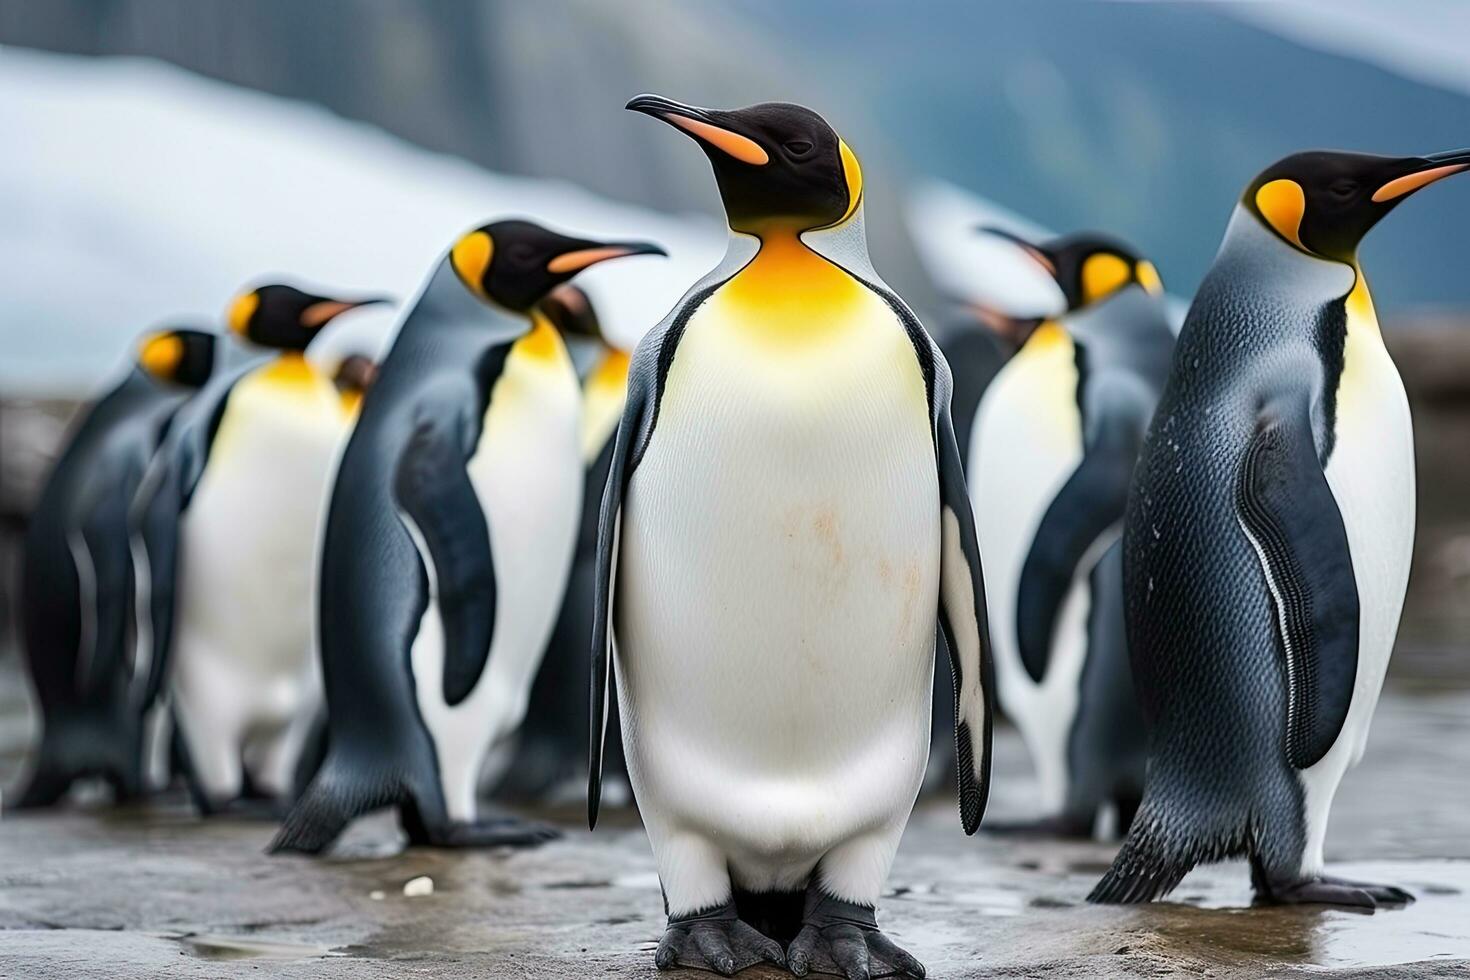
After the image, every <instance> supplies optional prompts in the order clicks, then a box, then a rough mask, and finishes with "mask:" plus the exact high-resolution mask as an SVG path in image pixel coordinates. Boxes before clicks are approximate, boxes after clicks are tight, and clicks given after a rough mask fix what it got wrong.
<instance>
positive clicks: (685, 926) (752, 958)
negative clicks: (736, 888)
mask: <svg viewBox="0 0 1470 980" xmlns="http://www.w3.org/2000/svg"><path fill="white" fill-rule="evenodd" d="M760 962H766V963H774V964H776V965H777V966H781V965H783V964H784V963H785V962H786V958H785V956H784V955H783V954H782V952H781V944H780V943H778V942H776V941H775V940H774V939H770V938H768V937H766V936H763V935H761V933H759V932H757V931H756V930H755V928H753V927H752V926H750V925H747V924H746V923H745V922H742V921H741V920H740V918H739V917H738V916H737V915H736V914H735V902H734V900H731V901H729V902H726V903H725V904H724V905H722V906H720V907H719V908H717V909H712V910H710V911H708V912H696V913H693V914H691V915H687V916H670V917H669V925H668V928H666V929H664V936H663V939H661V940H660V941H659V944H658V950H657V951H656V952H655V953H654V954H653V964H654V966H656V967H658V968H659V969H660V970H672V969H675V968H676V967H681V966H682V967H687V968H689V969H691V970H709V971H712V972H714V973H718V974H720V975H721V976H725V977H728V976H732V975H734V974H735V973H737V972H738V971H740V970H743V969H745V968H746V967H748V966H753V965H755V964H756V963H760Z"/></svg>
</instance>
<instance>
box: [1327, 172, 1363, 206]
mask: <svg viewBox="0 0 1470 980" xmlns="http://www.w3.org/2000/svg"><path fill="white" fill-rule="evenodd" d="M1327 190H1328V193H1330V194H1331V195H1332V196H1333V197H1335V198H1338V199H1339V200H1344V201H1345V200H1347V199H1348V198H1350V197H1352V196H1353V195H1354V194H1356V193H1358V182H1357V181H1355V180H1350V179H1348V178H1346V177H1344V178H1343V179H1342V180H1338V181H1334V182H1333V183H1332V186H1331V187H1329V188H1327Z"/></svg>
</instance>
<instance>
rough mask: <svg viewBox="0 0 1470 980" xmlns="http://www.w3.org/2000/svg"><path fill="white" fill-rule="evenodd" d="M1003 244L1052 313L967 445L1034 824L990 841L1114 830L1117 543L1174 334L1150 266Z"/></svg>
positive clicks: (1124, 780)
mask: <svg viewBox="0 0 1470 980" xmlns="http://www.w3.org/2000/svg"><path fill="white" fill-rule="evenodd" d="M987 233H988V234H992V235H1000V236H1002V237H1005V238H1008V239H1010V240H1011V241H1013V242H1015V243H1016V245H1017V246H1018V247H1019V248H1021V249H1022V250H1023V251H1024V252H1025V253H1026V254H1027V255H1030V256H1031V257H1032V258H1034V259H1035V261H1036V262H1037V263H1039V264H1040V265H1041V266H1042V267H1043V268H1045V269H1046V271H1047V272H1049V273H1050V274H1051V275H1052V276H1054V277H1055V278H1056V282H1057V285H1058V286H1059V287H1060V291H1061V295H1062V297H1063V301H1064V304H1065V309H1064V310H1063V311H1062V312H1061V313H1060V315H1058V316H1056V317H1055V319H1050V320H1046V321H1044V322H1043V323H1041V324H1040V325H1039V326H1037V327H1036V328H1035V329H1034V330H1032V331H1031V332H1030V334H1029V336H1027V337H1026V338H1025V339H1024V341H1023V343H1022V345H1021V347H1020V350H1019V351H1017V353H1016V355H1015V356H1014V357H1012V358H1011V359H1010V361H1008V362H1007V364H1006V366H1005V367H1004V368H1003V369H1002V370H1001V371H1000V373H999V374H998V375H997V376H996V378H995V380H994V381H993V382H992V383H991V385H990V386H989V387H988V388H987V389H986V391H985V395H984V397H983V398H982V399H981V401H980V404H979V406H978V409H977V411H976V418H975V424H974V434H973V437H972V438H973V443H972V445H971V447H970V453H971V456H970V459H971V463H970V470H969V472H970V494H971V498H972V499H973V500H974V503H975V521H976V525H977V527H978V530H979V535H980V552H981V554H982V555H983V556H984V560H985V581H986V583H987V590H986V594H987V596H988V597H989V599H990V624H991V635H992V636H993V637H994V640H995V679H996V685H997V687H996V691H997V694H998V696H999V700H1000V707H1001V710H1002V711H1004V712H1005V713H1006V716H1007V717H1009V718H1010V719H1011V720H1012V721H1013V722H1014V723H1015V725H1016V727H1017V728H1018V729H1019V730H1020V732H1021V735H1022V738H1023V739H1024V741H1025V743H1026V747H1027V749H1028V750H1029V751H1030V754H1031V758H1032V760H1033V762H1034V764H1035V766H1036V771H1037V774H1038V776H1039V777H1040V782H1041V794H1042V807H1043V810H1044V812H1045V813H1046V816H1045V818H1043V819H1042V820H1040V821H1038V822H1034V823H1026V824H1019V825H1010V826H997V825H991V827H990V830H991V831H992V832H996V831H1023V832H1038V833H1054V834H1058V835H1062V836H1069V837H1088V836H1091V835H1092V833H1093V831H1094V827H1095V825H1096V824H1097V822H1098V818H1099V814H1100V812H1104V811H1110V812H1111V813H1112V814H1113V817H1114V822H1115V823H1116V825H1117V827H1118V828H1119V830H1120V831H1126V830H1127V827H1128V822H1129V820H1131V819H1132V816H1133V813H1134V811H1135V810H1137V808H1138V801H1139V799H1140V798H1141V797H1142V794H1143V770H1144V759H1145V741H1146V734H1145V729H1144V724H1143V718H1142V716H1141V714H1140V713H1139V709H1138V700H1137V698H1136V697H1135V695H1134V693H1133V685H1132V681H1131V677H1130V673H1129V667H1128V645H1127V637H1126V634H1125V629H1124V625H1123V573H1122V569H1123V564H1122V549H1121V547H1120V546H1119V544H1118V541H1119V537H1120V535H1121V533H1122V526H1123V512H1124V508H1125V506H1126V504H1127V501H1128V484H1129V480H1130V479H1131V477H1132V475H1133V464H1134V461H1135V460H1136V459H1137V458H1138V447H1139V445H1140V444H1141V443H1142V441H1143V436H1144V433H1145V432H1146V431H1147V429H1148V423H1149V419H1150V418H1151V417H1152V415H1153V410H1154V405H1155V403H1157V401H1158V398H1159V393H1160V392H1161V391H1162V390H1163V387H1164V382H1165V379H1166V378H1167V377H1168V373H1169V360H1170V355H1171V354H1172V352H1173V348H1174V334H1173V331H1171V330H1170V329H1169V321H1168V316H1167V311H1166V309H1165V307H1164V297H1163V287H1162V285H1161V283H1160V281H1159V276H1158V273H1157V272H1156V271H1155V269H1154V267H1153V264H1152V263H1150V262H1149V261H1148V260H1147V259H1144V258H1143V257H1141V256H1140V255H1139V254H1138V253H1137V252H1135V251H1134V250H1133V249H1132V248H1130V247H1129V246H1127V245H1125V244H1123V243H1122V242H1119V241H1117V240H1116V239H1113V238H1110V237H1108V236H1106V235H1100V234H1096V233H1090V232H1083V233H1079V234H1075V235H1068V236H1065V237H1063V238H1058V239H1055V240H1052V241H1049V242H1044V243H1040V244H1032V243H1030V242H1027V241H1024V240H1022V239H1019V238H1016V237H1015V236H1012V235H1009V234H1007V233H1003V232H998V231H995V230H987Z"/></svg>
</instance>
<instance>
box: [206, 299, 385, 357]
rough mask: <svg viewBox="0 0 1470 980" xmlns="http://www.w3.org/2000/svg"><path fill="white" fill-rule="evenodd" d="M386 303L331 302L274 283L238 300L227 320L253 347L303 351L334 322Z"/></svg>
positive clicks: (367, 301) (231, 307) (363, 300)
mask: <svg viewBox="0 0 1470 980" xmlns="http://www.w3.org/2000/svg"><path fill="white" fill-rule="evenodd" d="M387 302H389V300H387V299H386V298H384V297H381V296H373V297H368V298H365V299H332V298H331V297H329V296H317V295H315V294H313V293H308V292H303V291H302V290H300V289H297V288H296V287H295V286H288V285H285V284H283V283H271V284H270V285H266V286H257V287H255V288H254V289H250V290H247V291H246V292H243V293H241V294H240V295H239V296H236V297H235V298H234V300H232V301H231V303H230V307H229V310H228V311H227V312H226V314H225V320H226V322H227V323H228V324H229V327H230V330H231V331H232V332H233V333H234V334H235V335H236V336H238V337H242V338H244V339H245V340H248V341H250V342H251V343H253V344H258V345H260V346H262V347H274V348H277V349H279V350H290V351H301V350H305V349H306V346H307V345H308V344H310V343H311V342H312V340H313V339H314V338H315V337H316V335H317V332H318V331H320V330H321V328H322V327H324V326H326V325H327V324H328V323H330V322H331V321H332V319H333V318H335V317H337V316H340V315H341V314H343V313H346V312H347V311H348V310H353V309H356V308H358V307H359V306H367V305H370V304H372V303H387Z"/></svg>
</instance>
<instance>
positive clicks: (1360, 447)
mask: <svg viewBox="0 0 1470 980" xmlns="http://www.w3.org/2000/svg"><path fill="white" fill-rule="evenodd" d="M1467 168H1470V150H1461V151H1456V152H1452V153H1444V154H1439V155H1435V156H1429V157H1402V158H1394V157H1380V156H1370V155H1365V154H1358V153H1340V152H1309V153H1298V154H1295V155H1293V156H1289V157H1287V158H1285V159H1284V160H1281V161H1280V162H1278V163H1276V164H1273V165H1272V166H1270V167H1268V168H1267V169H1266V170H1265V171H1263V172H1262V173H1261V174H1260V175H1259V176H1258V177H1256V179H1255V180H1254V181H1252V182H1251V183H1250V185H1249V186H1248V187H1247V188H1246V190H1245V192H1244V194H1243V195H1242V197H1241V199H1240V202H1239V204H1238V205H1237V206H1236V208H1235V212H1234V214H1233V215H1232V216H1231V219H1230V224H1229V226H1228V227H1227V228H1226V231H1225V240H1224V242H1223V244H1222V245H1221V246H1220V251H1219V253H1218V254H1217V255H1216V257H1215V261H1214V264H1213V265H1212V266H1211V268H1210V271H1209V273H1208V274H1207V275H1206V277H1205V279H1204V282H1203V283H1202V284H1201V286H1200V289H1199V293H1198V294H1197V295H1196V297H1195V300H1194V303H1193V305H1192V306H1191V307H1190V310H1189V314H1188V316H1187V317H1186V319H1185V323H1184V327H1183V330H1182V332H1181V334H1180V337H1179V343H1178V346H1177V349H1176V351H1175V356H1174V363H1173V367H1172V370H1171V372H1170V375H1169V381H1168V384H1167V385H1166V387H1165V389H1164V393H1163V396H1162V398H1161V399H1160V401H1159V405H1158V409H1157V411H1156V412H1155V414H1154V420H1153V423H1152V425H1151V426H1150V427H1149V432H1148V437H1147V440H1146V441H1145V443H1144V446H1143V449H1142V452H1141V454H1140V456H1139V460H1138V466H1137V469H1136V472H1135V476H1134V485H1133V489H1132V492H1131V493H1130V495H1129V503H1128V516H1127V525H1126V530H1125V532H1124V541H1123V546H1124V588H1125V591H1126V603H1127V605H1126V608H1127V621H1128V639H1129V644H1130V648H1131V652H1132V657H1133V673H1134V680H1135V683H1136V685H1137V687H1138V691H1139V694H1140V697H1141V701H1142V705H1143V710H1144V713H1145V716H1146V717H1147V718H1148V719H1149V722H1150V725H1151V728H1152V731H1151V735H1150V742H1149V775H1148V783H1147V786H1146V787H1145V791H1144V798H1143V805H1142V807H1141V809H1140V810H1139V812H1138V816H1137V818H1136V819H1135V820H1134V822H1133V829H1132V831H1131V832H1130V833H1129V835H1128V839H1127V840H1126V841H1125V842H1124V845H1123V847H1122V849H1121V850H1120V851H1119V853H1118V856H1117V858H1116V860H1115V861H1114V862H1113V866H1112V869H1111V870H1110V871H1109V872H1108V873H1107V875H1106V876H1105V877H1104V878H1103V880H1102V881H1101V882H1100V883H1099V884H1098V886H1097V887H1096V888H1095V889H1094V890H1093V892H1092V895H1091V899H1092V900H1093V901H1099V902H1143V901H1149V900H1151V899H1154V898H1157V897H1159V896H1160V895H1164V894H1167V893H1168V892H1169V891H1170V890H1171V889H1173V888H1174V886H1175V885H1177V884H1178V883H1179V881H1180V879H1181V878H1183V877H1184V875H1185V874H1187V873H1188V872H1189V870H1190V869H1191V868H1192V867H1194V866H1195V864H1197V863H1198V862H1201V861H1218V860H1222V859H1225V858H1230V857H1241V856H1244V857H1247V858H1249V860H1250V865H1251V880H1252V884H1253V886H1254V888H1255V891H1256V894H1257V896H1258V898H1259V899H1260V900H1262V901H1272V902H1284V903H1301V902H1314V903H1326V904H1334V905H1347V906H1357V907H1361V908H1368V909H1371V908H1374V907H1375V906H1380V905H1398V904H1402V903H1404V902H1406V901H1409V900H1410V896H1409V894H1408V893H1407V892H1405V891H1403V890H1402V889H1399V888H1395V887H1392V886H1387V885H1376V884H1370V883H1365V882H1357V881H1347V880H1343V879H1340V878H1335V877H1331V876H1329V875H1327V874H1325V873H1324V868H1323V856H1322V843H1323V838H1324V837H1325V836H1326V833H1327V818H1328V813H1329V811H1330V809H1331V807H1332V799H1333V796H1334V795H1335V794H1336V792H1337V787H1338V783H1339V781H1340V780H1341V779H1342V776H1343V773H1344V772H1345V771H1346V770H1347V768H1348V767H1349V766H1350V765H1352V764H1353V763H1355V762H1356V761H1357V760H1358V758H1359V757H1360V756H1361V755H1362V752H1363V747H1364V744H1365V742H1366V740H1367V736H1368V727H1369V722H1370V720H1371V718H1372V715H1373V709H1374V707H1375V705H1376V704H1377V701H1378V694H1379V691H1380V689H1381V687H1382V684H1383V675H1384V671H1385V670H1386V669H1387V667H1388V658H1389V654H1390V652H1391V651H1392V648H1393V642H1394V635H1395V633H1396V632H1397V630H1398V622H1399V614H1400V611H1401V610H1402V607H1403V600H1404V590H1405V588H1406V587H1407V583H1408V577H1409V564H1410V559H1411V557H1412V554H1413V538H1414V439H1413V432H1412V428H1411V424H1410V418H1409V405H1408V401H1407V399H1406V398H1405V395H1404V387H1403V384H1402V383H1401V382H1400V380H1399V375H1398V372H1397V370H1395V368H1394V364H1393V361H1392V359H1391V358H1390V357H1389V355H1388V351H1387V350H1386V348H1385V347H1384V344H1383V338H1382V336H1381V335H1380V333H1379V329H1378V322H1377V317H1376V316H1375V314H1374V311H1373V301H1372V299H1371V298H1370V297H1369V294H1368V284H1367V280H1366V279H1365V278H1364V275H1363V270H1362V267H1361V266H1360V265H1359V263H1358V243H1359V241H1360V240H1361V239H1362V237H1363V236H1364V234H1366V233H1367V232H1368V230H1369V229H1370V228H1372V227H1373V225H1374V224H1376V223H1377V222H1378V220H1379V219H1381V218H1382V217H1383V216H1384V215H1386V214H1387V213H1388V212H1389V211H1391V210H1393V208H1395V207H1396V206H1397V205H1398V204H1399V203H1400V202H1401V201H1403V200H1404V199H1405V198H1406V197H1407V196H1408V195H1409V194H1411V193H1412V192H1414V191H1416V190H1418V189H1419V188H1421V187H1424V186H1425V185H1427V184H1430V183H1432V182H1434V181H1436V180H1439V179H1441V178H1443V177H1446V176H1449V175H1451V174H1455V173H1459V172H1460V171H1462V170H1465V169H1467Z"/></svg>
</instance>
